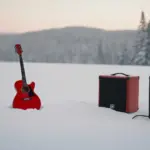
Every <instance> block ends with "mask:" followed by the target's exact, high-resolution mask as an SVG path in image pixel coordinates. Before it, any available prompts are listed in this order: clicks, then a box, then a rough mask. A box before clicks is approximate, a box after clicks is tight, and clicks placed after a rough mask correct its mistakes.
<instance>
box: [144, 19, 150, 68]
mask: <svg viewBox="0 0 150 150" xmlns="http://www.w3.org/2000/svg"><path fill="white" fill-rule="evenodd" d="M146 31H147V40H146V50H145V65H150V21H149V22H148V25H147V30H146Z"/></svg>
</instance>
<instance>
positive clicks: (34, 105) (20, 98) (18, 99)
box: [13, 44, 41, 110]
mask: <svg viewBox="0 0 150 150" xmlns="http://www.w3.org/2000/svg"><path fill="white" fill-rule="evenodd" d="M15 50H16V53H17V54H18V56H19V60H20V67H21V75H22V80H18V81H16V82H15V84H14V86H15V89H16V92H17V93H16V96H15V97H14V100H13V108H18V109H24V110H26V109H40V107H41V101H40V99H39V97H38V95H37V94H36V93H35V92H34V88H35V82H31V83H30V84H27V81H26V75H25V69H24V64H23V58H22V52H23V51H22V47H21V45H20V44H16V45H15Z"/></svg>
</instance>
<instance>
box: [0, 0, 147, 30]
mask: <svg viewBox="0 0 150 150" xmlns="http://www.w3.org/2000/svg"><path fill="white" fill-rule="evenodd" d="M149 6H150V1H149V0H132V1H130V0H121V1H120V0H113V1H110V0H101V1H99V0H93V1H91V0H82V1H80V0H72V1H69V0H56V1H49V0H26V1H23V0H14V1H9V0H1V5H0V15H1V16H0V22H1V26H0V32H3V33H24V32H32V31H34V32H35V31H41V30H45V29H53V28H64V27H66V26H67V27H68V26H70V27H71V26H84V27H92V28H99V29H104V30H111V31H112V30H113V31H114V30H136V29H137V26H138V24H139V21H140V15H141V11H144V12H145V17H146V20H147V21H148V20H149V19H150V17H149V16H150V9H149Z"/></svg>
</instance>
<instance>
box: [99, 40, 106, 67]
mask: <svg viewBox="0 0 150 150" xmlns="http://www.w3.org/2000/svg"><path fill="white" fill-rule="evenodd" d="M97 60H98V63H99V64H105V57H104V52H103V42H102V40H100V42H99V44H98V46H97Z"/></svg>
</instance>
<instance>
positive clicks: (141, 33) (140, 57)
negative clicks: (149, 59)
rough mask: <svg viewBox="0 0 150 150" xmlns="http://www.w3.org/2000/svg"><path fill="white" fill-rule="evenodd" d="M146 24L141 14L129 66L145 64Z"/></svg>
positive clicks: (143, 15) (142, 13)
mask: <svg viewBox="0 0 150 150" xmlns="http://www.w3.org/2000/svg"><path fill="white" fill-rule="evenodd" d="M146 29H147V23H146V19H145V14H144V12H143V11H142V12H141V20H140V25H139V27H138V34H137V40H136V44H135V46H134V50H135V52H134V55H133V58H132V59H131V62H130V63H131V64H137V65H143V64H144V62H145V57H144V55H145V50H146V38H147V32H146Z"/></svg>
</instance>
